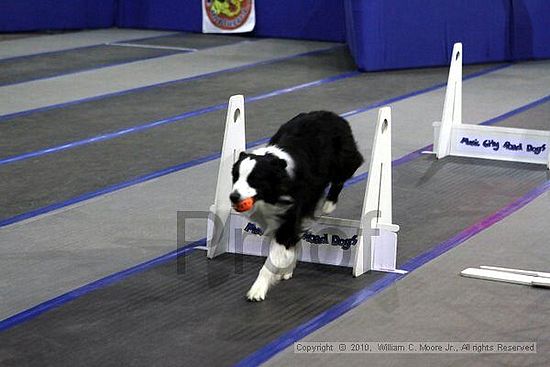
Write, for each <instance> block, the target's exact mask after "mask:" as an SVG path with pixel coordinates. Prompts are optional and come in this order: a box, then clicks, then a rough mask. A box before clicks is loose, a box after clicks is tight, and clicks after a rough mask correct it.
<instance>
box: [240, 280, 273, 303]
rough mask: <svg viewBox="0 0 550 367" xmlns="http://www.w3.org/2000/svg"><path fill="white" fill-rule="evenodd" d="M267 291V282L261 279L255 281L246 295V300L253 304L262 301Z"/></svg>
mask: <svg viewBox="0 0 550 367" xmlns="http://www.w3.org/2000/svg"><path fill="white" fill-rule="evenodd" d="M268 289H269V282H267V281H265V280H263V279H257V280H256V281H255V282H254V284H252V287H250V289H249V290H248V293H246V298H248V300H249V301H254V302H260V301H263V300H264V299H265V295H266V294H267V290H268Z"/></svg>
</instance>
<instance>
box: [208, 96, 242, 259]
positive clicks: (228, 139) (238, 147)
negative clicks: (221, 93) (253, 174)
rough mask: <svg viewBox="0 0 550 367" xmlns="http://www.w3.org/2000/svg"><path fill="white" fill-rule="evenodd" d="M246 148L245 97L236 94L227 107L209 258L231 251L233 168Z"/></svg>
mask: <svg viewBox="0 0 550 367" xmlns="http://www.w3.org/2000/svg"><path fill="white" fill-rule="evenodd" d="M245 150H246V138H245V125H244V96H242V95H235V96H232V97H231V98H230V99H229V105H228V106H227V117H226V119H225V132H224V135H223V145H222V154H221V157H220V167H219V169H218V181H217V183H216V196H215V197H214V205H212V206H211V207H210V215H209V220H208V228H207V248H208V251H207V256H208V257H209V258H214V257H216V256H218V255H220V254H223V253H224V252H227V244H228V240H229V231H228V228H229V226H228V225H227V224H228V223H229V221H230V217H231V202H230V201H229V194H230V193H231V189H232V186H233V183H232V179H231V177H232V176H231V170H232V168H233V164H234V163H235V162H236V161H237V159H238V157H239V154H240V153H241V152H244V151H245ZM214 237H216V238H214Z"/></svg>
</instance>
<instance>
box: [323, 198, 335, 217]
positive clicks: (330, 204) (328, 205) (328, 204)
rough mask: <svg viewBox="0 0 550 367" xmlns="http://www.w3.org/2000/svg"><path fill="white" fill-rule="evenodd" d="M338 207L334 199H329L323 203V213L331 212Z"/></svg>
mask: <svg viewBox="0 0 550 367" xmlns="http://www.w3.org/2000/svg"><path fill="white" fill-rule="evenodd" d="M335 209H336V203H335V202H334V201H330V200H327V201H325V203H324V204H323V209H322V210H323V214H330V213H332V212H333V211H334V210H335Z"/></svg>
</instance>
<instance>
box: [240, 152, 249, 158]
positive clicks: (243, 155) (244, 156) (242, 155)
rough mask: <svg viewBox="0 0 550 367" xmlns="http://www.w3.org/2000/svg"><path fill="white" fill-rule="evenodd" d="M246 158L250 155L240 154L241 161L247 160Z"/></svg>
mask: <svg viewBox="0 0 550 367" xmlns="http://www.w3.org/2000/svg"><path fill="white" fill-rule="evenodd" d="M246 157H248V154H246V152H241V153H240V154H239V160H243V159H245V158H246Z"/></svg>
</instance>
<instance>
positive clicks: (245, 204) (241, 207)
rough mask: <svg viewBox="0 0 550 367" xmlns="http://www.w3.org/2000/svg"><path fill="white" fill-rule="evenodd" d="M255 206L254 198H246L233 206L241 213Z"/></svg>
mask: <svg viewBox="0 0 550 367" xmlns="http://www.w3.org/2000/svg"><path fill="white" fill-rule="evenodd" d="M253 206H254V198H246V199H243V200H241V201H240V202H238V203H237V204H235V205H234V206H233V208H234V209H235V210H236V211H238V212H239V213H240V212H246V211H247V210H250V209H252V207H253Z"/></svg>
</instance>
